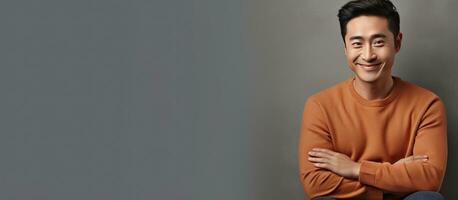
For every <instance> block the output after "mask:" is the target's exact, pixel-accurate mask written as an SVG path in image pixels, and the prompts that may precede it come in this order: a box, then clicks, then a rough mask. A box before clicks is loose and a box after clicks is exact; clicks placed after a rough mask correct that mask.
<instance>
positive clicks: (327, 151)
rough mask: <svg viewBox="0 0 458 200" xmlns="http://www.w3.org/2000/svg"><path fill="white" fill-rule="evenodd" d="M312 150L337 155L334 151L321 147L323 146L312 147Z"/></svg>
mask: <svg viewBox="0 0 458 200" xmlns="http://www.w3.org/2000/svg"><path fill="white" fill-rule="evenodd" d="M312 151H317V152H322V153H326V154H328V155H330V156H335V155H337V152H334V151H331V150H329V149H323V148H313V149H312Z"/></svg>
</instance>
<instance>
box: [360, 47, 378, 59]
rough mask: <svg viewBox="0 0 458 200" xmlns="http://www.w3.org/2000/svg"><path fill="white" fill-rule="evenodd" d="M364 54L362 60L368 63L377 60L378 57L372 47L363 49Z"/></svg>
mask: <svg viewBox="0 0 458 200" xmlns="http://www.w3.org/2000/svg"><path fill="white" fill-rule="evenodd" d="M363 48H364V49H363V53H362V58H363V60H364V61H366V62H371V61H373V60H375V59H377V55H375V53H374V51H373V49H372V47H371V46H368V47H363Z"/></svg>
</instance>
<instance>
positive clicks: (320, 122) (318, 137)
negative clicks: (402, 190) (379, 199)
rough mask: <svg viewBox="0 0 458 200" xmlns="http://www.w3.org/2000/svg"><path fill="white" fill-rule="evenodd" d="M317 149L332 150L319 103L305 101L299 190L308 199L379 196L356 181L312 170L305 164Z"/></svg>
mask: <svg viewBox="0 0 458 200" xmlns="http://www.w3.org/2000/svg"><path fill="white" fill-rule="evenodd" d="M314 147H321V148H326V149H330V150H333V145H332V142H331V136H330V132H329V129H328V126H327V122H326V119H325V116H324V115H323V113H322V110H321V107H320V105H319V103H317V102H315V101H314V100H311V99H310V98H309V99H308V100H307V101H306V103H305V106H304V111H303V114H302V121H301V129H300V138H299V151H298V153H299V154H298V158H299V173H300V180H301V183H302V185H303V189H304V191H305V193H306V194H307V197H308V198H309V199H312V198H315V197H318V196H329V197H333V198H351V197H356V196H361V195H363V194H369V195H371V196H376V195H377V196H381V195H382V193H381V191H379V190H377V189H375V188H373V187H370V186H368V187H366V186H364V185H362V184H361V183H360V182H359V181H358V180H353V179H347V178H344V177H342V176H339V175H337V174H335V173H333V172H331V171H329V170H326V169H320V168H317V167H315V166H314V165H313V164H312V163H311V162H310V161H308V159H307V158H308V154H307V152H309V151H310V150H311V149H312V148H314Z"/></svg>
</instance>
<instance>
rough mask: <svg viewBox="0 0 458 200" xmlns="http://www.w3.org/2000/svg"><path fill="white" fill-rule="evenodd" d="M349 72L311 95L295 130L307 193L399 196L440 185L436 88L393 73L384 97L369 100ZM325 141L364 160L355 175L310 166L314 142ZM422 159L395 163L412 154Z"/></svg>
mask: <svg viewBox="0 0 458 200" xmlns="http://www.w3.org/2000/svg"><path fill="white" fill-rule="evenodd" d="M354 79H355V78H350V79H348V80H346V81H344V82H341V83H339V84H337V85H335V86H333V87H330V88H328V89H325V90H323V91H320V92H318V93H316V94H314V95H312V96H310V97H309V98H308V99H307V101H306V102H305V105H304V111H303V113H302V120H301V128H300V137H299V145H298V146H299V149H298V159H299V176H300V180H301V182H302V185H303V189H304V191H305V193H306V195H307V197H308V198H309V199H312V198H314V197H318V196H328V197H332V198H346V199H348V198H349V199H383V197H384V196H385V199H387V197H389V198H390V199H400V198H401V197H403V196H405V195H407V194H409V193H412V192H415V191H439V189H440V187H441V184H442V181H443V178H444V174H445V168H446V164H447V122H446V114H445V107H444V104H443V103H442V101H441V100H440V98H439V97H438V96H437V95H435V94H434V93H433V92H431V91H429V90H427V89H424V88H422V87H419V86H417V85H414V84H412V83H409V82H407V81H404V80H402V79H400V78H399V77H395V76H393V80H394V86H393V89H392V90H391V91H390V93H389V94H388V96H386V97H385V98H384V99H378V100H366V99H364V98H363V97H361V96H360V95H359V94H358V93H357V92H356V90H355V89H354V87H353V84H352V83H353V81H354ZM317 147H318V148H326V149H330V150H332V151H335V152H339V153H342V154H345V155H347V156H348V157H350V158H351V159H352V160H353V161H355V162H358V163H361V168H360V173H359V179H349V178H344V177H342V176H339V175H337V174H335V173H333V172H331V171H329V170H326V169H322V168H317V167H315V166H314V165H313V164H312V163H311V162H310V161H309V160H308V159H307V158H308V154H307V152H309V151H310V150H311V149H312V148H317ZM412 155H427V156H428V160H427V161H414V162H408V163H397V164H395V162H396V161H398V160H400V159H402V158H405V157H408V156H412Z"/></svg>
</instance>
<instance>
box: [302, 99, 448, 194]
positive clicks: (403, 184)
mask: <svg viewBox="0 0 458 200" xmlns="http://www.w3.org/2000/svg"><path fill="white" fill-rule="evenodd" d="M446 132H447V130H446V117H445V110H444V106H443V104H442V102H441V101H440V100H439V99H437V100H434V101H433V102H431V105H430V106H429V107H428V109H427V110H426V111H425V113H424V114H423V117H422V119H421V123H420V124H419V127H418V131H417V133H416V136H415V143H414V147H413V155H411V156H409V157H406V158H403V159H400V160H398V161H397V162H395V163H393V164H391V163H389V162H373V161H369V160H364V161H360V162H359V163H358V162H355V161H353V160H352V159H350V158H349V157H348V156H347V155H345V154H342V153H339V152H336V151H335V150H333V145H332V141H331V137H330V132H329V128H328V126H327V123H326V121H325V118H324V116H323V113H322V110H321V108H320V104H319V103H317V102H315V101H313V100H308V101H307V102H306V104H305V107H304V112H303V115H302V122H301V131H300V139H299V154H298V156H299V171H300V179H301V182H302V184H303V186H304V190H305V192H306V193H307V196H308V197H309V198H314V197H318V196H330V197H334V198H351V197H355V196H359V195H361V194H364V193H366V194H367V193H370V192H372V193H379V194H380V193H382V192H391V193H410V192H415V191H422V190H423V191H424V190H426V191H438V190H439V189H440V187H441V183H442V180H443V177H444V174H445V167H446V160H447V139H446Z"/></svg>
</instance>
